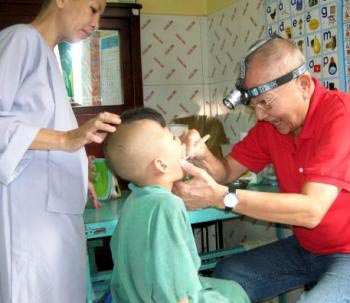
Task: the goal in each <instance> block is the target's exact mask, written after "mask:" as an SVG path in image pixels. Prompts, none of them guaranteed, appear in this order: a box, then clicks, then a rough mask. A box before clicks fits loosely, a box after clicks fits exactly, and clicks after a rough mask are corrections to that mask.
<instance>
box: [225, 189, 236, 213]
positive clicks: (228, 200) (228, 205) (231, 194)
mask: <svg viewBox="0 0 350 303" xmlns="http://www.w3.org/2000/svg"><path fill="white" fill-rule="evenodd" d="M238 202H239V201H238V197H237V195H236V189H235V188H234V189H230V188H229V189H228V191H227V192H226V193H225V195H224V204H225V212H226V213H228V212H232V211H233V210H234V209H235V207H236V206H237V204H238Z"/></svg>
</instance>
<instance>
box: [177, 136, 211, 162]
mask: <svg viewBox="0 0 350 303" xmlns="http://www.w3.org/2000/svg"><path fill="white" fill-rule="evenodd" d="M180 140H181V141H182V143H183V144H185V146H186V159H191V160H198V161H201V160H203V159H205V157H206V155H207V153H208V151H209V150H208V147H207V146H206V144H205V142H204V141H203V140H202V138H201V136H200V134H199V132H198V131H197V130H196V129H190V130H187V131H185V132H184V133H183V134H182V135H181V137H180Z"/></svg>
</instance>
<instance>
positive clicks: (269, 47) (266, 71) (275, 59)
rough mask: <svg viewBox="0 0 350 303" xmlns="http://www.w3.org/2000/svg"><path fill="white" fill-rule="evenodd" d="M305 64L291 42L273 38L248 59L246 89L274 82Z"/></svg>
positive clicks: (301, 55)
mask: <svg viewBox="0 0 350 303" xmlns="http://www.w3.org/2000/svg"><path fill="white" fill-rule="evenodd" d="M304 63H305V57H304V55H303V54H302V52H301V51H300V50H299V49H298V47H297V46H295V45H294V44H293V43H292V42H291V41H289V40H287V39H282V38H273V39H271V40H269V41H268V42H267V43H265V44H264V45H262V46H261V47H260V48H258V49H257V50H256V51H254V52H253V53H252V54H251V55H249V56H248V57H247V58H246V68H247V73H246V77H245V81H244V82H245V87H247V88H251V87H253V86H258V85H261V84H264V83H266V82H269V81H271V80H274V79H276V78H278V77H281V76H283V75H285V74H287V73H289V72H291V71H292V70H294V69H296V68H298V67H299V66H301V65H302V64H304ZM246 80H247V81H246ZM250 83H253V86H252V85H251V84H250Z"/></svg>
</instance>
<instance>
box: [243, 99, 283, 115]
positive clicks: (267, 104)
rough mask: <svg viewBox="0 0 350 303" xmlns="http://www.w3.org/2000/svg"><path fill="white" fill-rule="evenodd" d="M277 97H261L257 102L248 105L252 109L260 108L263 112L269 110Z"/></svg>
mask: <svg viewBox="0 0 350 303" xmlns="http://www.w3.org/2000/svg"><path fill="white" fill-rule="evenodd" d="M276 99H277V98H276V97H275V98H271V99H263V100H261V101H259V102H257V103H255V104H254V103H250V104H249V107H250V108H251V109H252V110H256V109H261V110H263V111H264V112H267V111H270V110H271V109H272V103H273V102H275V100H276Z"/></svg>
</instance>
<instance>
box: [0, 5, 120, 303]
mask: <svg viewBox="0 0 350 303" xmlns="http://www.w3.org/2000/svg"><path fill="white" fill-rule="evenodd" d="M105 5H106V3H105V0H46V1H44V4H43V7H42V9H41V11H40V13H39V15H38V16H37V17H36V19H35V20H34V21H33V22H32V23H31V24H26V25H24V24H21V25H14V26H11V27H8V28H6V29H4V30H2V31H1V32H0V256H1V257H0V302H1V303H10V302H11V303H44V302H45V303H48V302H49V303H62V302H64V303H84V302H85V297H86V285H85V262H86V259H85V258H86V257H85V236H84V225H83V218H82V213H83V210H84V207H85V202H86V194H87V182H88V173H87V170H88V165H87V158H86V154H85V150H84V145H85V144H87V143H90V142H96V143H101V142H102V141H103V139H104V138H105V136H106V134H107V133H109V132H114V131H115V130H116V126H117V124H119V123H120V119H119V117H118V116H117V115H114V114H111V113H101V114H99V115H98V116H96V117H95V118H93V119H91V120H90V121H88V122H86V123H85V124H84V125H82V126H81V127H78V125H77V122H76V119H75V117H74V114H73V112H72V109H71V106H70V104H69V101H68V98H67V95H66V90H65V86H64V82H63V79H62V76H61V74H60V71H59V67H58V63H57V61H56V58H55V55H54V53H53V48H54V47H55V46H56V45H57V43H59V42H61V41H69V42H76V41H79V40H81V39H84V38H86V37H88V36H89V35H90V34H91V32H92V31H94V30H96V29H97V28H98V24H99V19H100V15H101V13H102V12H103V10H104V7H105Z"/></svg>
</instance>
